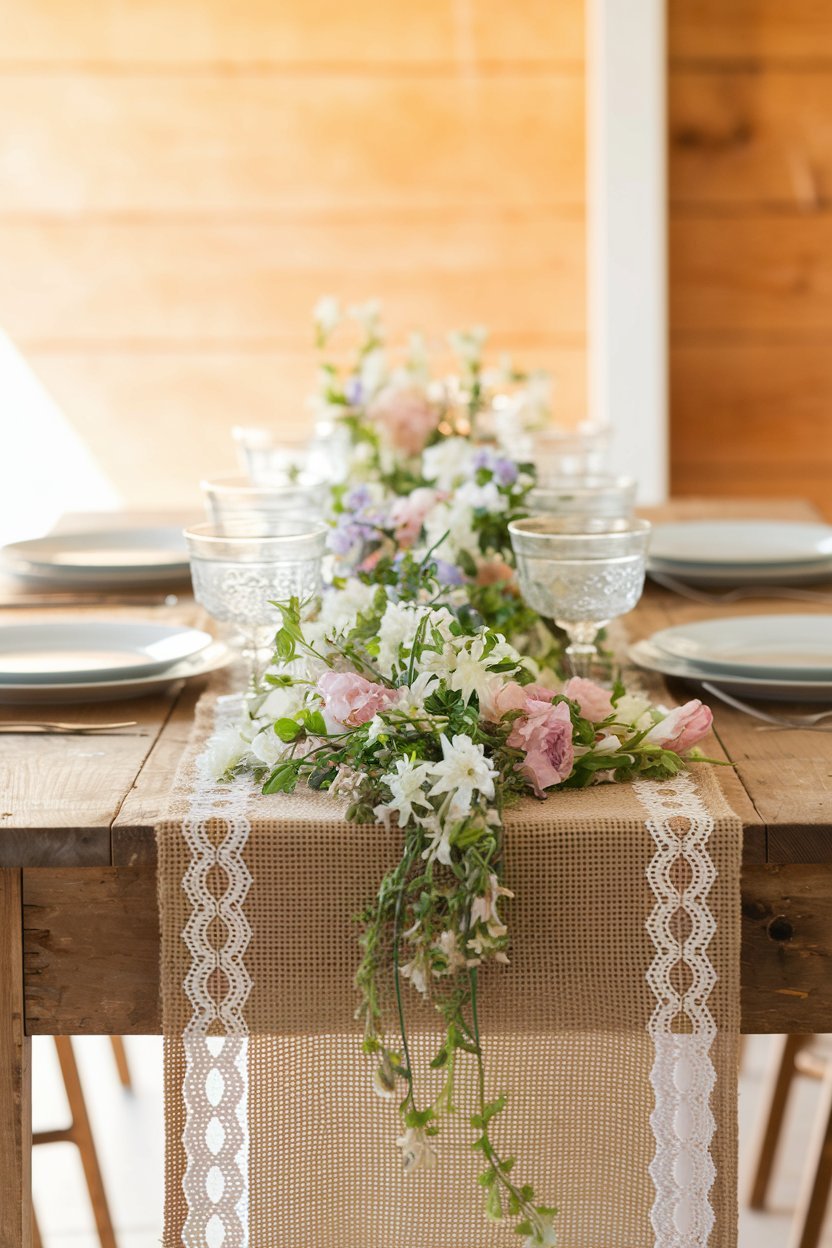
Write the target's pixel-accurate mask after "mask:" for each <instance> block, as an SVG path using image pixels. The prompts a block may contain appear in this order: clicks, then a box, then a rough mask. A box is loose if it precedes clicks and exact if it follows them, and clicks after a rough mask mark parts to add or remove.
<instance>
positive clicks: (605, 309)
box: [587, 0, 669, 503]
mask: <svg viewBox="0 0 832 1248" xmlns="http://www.w3.org/2000/svg"><path fill="white" fill-rule="evenodd" d="M666 78H667V71H666V50H665V0H587V212H588V295H589V324H588V331H589V415H590V419H591V420H592V421H593V423H596V422H597V423H600V424H603V425H608V426H609V427H610V430H611V434H612V451H611V456H610V461H611V464H612V466H613V467H614V468H615V469H616V470H617V471H621V472H628V473H630V474H631V475H633V476H635V477H636V478H637V479H638V482H639V498H640V501H642V502H649V503H652V502H659V501H661V500H662V499H663V498H665V497H666V495H667V489H668V476H669V473H668V445H669V437H668V385H667V377H668V321H667V157H666V152H667V134H666V125H667V102H666Z"/></svg>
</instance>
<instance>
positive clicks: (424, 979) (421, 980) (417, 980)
mask: <svg viewBox="0 0 832 1248" xmlns="http://www.w3.org/2000/svg"><path fill="white" fill-rule="evenodd" d="M399 973H400V974H401V975H403V976H404V978H405V979H409V980H410V982H411V984H412V985H413V987H414V988H415V989H416V991H417V992H421V994H422V996H423V997H426V996H427V994H428V968H427V965H426V963H425V955H424V954H423V953H419V954H417V955H416V957H415V958H412V959H411V960H410V962H405V964H404V966H400V967H399Z"/></svg>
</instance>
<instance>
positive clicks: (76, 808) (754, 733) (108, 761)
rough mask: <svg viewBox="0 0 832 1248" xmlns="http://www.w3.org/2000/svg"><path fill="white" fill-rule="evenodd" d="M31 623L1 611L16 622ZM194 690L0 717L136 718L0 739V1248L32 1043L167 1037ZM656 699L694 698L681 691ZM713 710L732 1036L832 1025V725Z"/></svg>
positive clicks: (26, 1160)
mask: <svg viewBox="0 0 832 1248" xmlns="http://www.w3.org/2000/svg"><path fill="white" fill-rule="evenodd" d="M661 514H662V515H665V516H666V515H668V514H669V515H672V516H675V517H684V516H699V517H701V516H708V515H712V516H715V515H722V516H725V515H728V514H730V515H733V516H758V517H768V518H782V519H806V518H811V517H812V516H813V514H814V513H813V512H812V510H811V508H809V507H808V506H807V505H806V504H802V503H785V502H779V503H758V504H754V503H736V502H734V503H724V504H723V503H715V502H708V503H697V502H695V501H688V502H685V503H678V504H674V505H673V506H672V507H671V508H667V509H663V510H662V513H661ZM159 597H160V598H161V595H159ZM830 609H831V608H829V607H826V608H824V607H822V606H817V607H810V606H808V605H805V606H804V605H800V606H797V605H795V604H794V603H789V602H786V601H772V602H762V601H750V602H743V603H740V604H737V605H735V606H731V607H705V606H696V605H694V604H692V603H689V602H687V601H685V600H683V599H680V598H678V597H675V596H674V595H672V594H670V593H667V592H665V591H663V590H659V589H657V588H656V587H653V586H651V587H650V588H649V589H648V591H647V592H646V594H645V596H644V599H643V600H642V602H641V604H640V605H639V607H638V609H637V610H636V611H635V612H634V613H633V615H632V616H631V617H630V619H629V621H628V625H629V630H630V633H631V635H632V636H634V637H636V636H644V635H647V634H649V633H651V632H653V631H654V630H655V629H657V628H659V627H664V626H667V625H669V624H673V623H681V622H683V621H685V620H691V619H699V618H704V617H707V616H713V615H717V614H719V613H720V612H725V613H726V614H728V613H731V614H735V615H736V614H747V613H749V612H753V611H762V610H766V611H782V612H788V611H793V610H799V611H804V610H805V611H808V610H818V611H823V610H826V611H830ZM97 610H98V612H99V613H102V612H105V611H106V614H107V615H108V616H110V617H112V616H114V615H123V616H124V617H125V618H135V617H140V618H147V617H149V616H152V617H153V618H156V619H159V620H168V619H176V620H182V621H188V622H194V621H195V618H196V608H195V606H194V604H193V602H192V601H190V600H189V599H187V598H186V599H183V601H182V602H181V604H180V605H179V606H177V607H175V608H172V609H171V608H168V607H165V606H146V605H142V606H136V605H133V606H130V605H119V606H108V607H106V608H103V607H102V608H98V609H97ZM37 615H38V613H37V612H36V611H34V610H32V611H31V612H30V611H29V609H28V608H27V609H26V610H22V609H14V610H7V611H5V612H0V618H3V619H6V620H11V619H14V620H17V621H21V620H23V619H26V618H37ZM48 618H54V613H51V614H50V615H49V617H48ZM830 627H832V618H831V619H830ZM203 688H204V682H196V683H194V684H193V685H190V686H188V687H181V686H180V687H177V688H175V689H173V690H172V691H170V692H169V693H166V694H164V695H159V696H154V697H149V698H144V699H140V700H137V701H133V702H122V703H115V702H109V703H99V704H97V705H92V706H86V707H67V706H63V707H54V708H50V707H37V708H29V710H28V711H27V708H22V709H21V708H0V723H2V722H8V721H9V720H13V719H20V718H31V719H33V720H35V719H37V720H46V719H58V720H61V719H72V720H76V719H77V720H79V721H85V722H96V721H104V720H106V721H109V720H114V721H115V720H120V721H121V720H135V721H136V726H135V727H134V728H130V729H125V730H120V731H117V732H114V733H111V734H109V735H104V736H90V737H81V736H66V737H64V736H49V737H32V736H23V735H16V734H12V735H3V736H2V737H0V1246H1V1248H19V1246H20V1245H26V1248H29V1245H30V1230H29V1227H30V1218H29V1210H30V1197H29V1165H30V1136H31V1114H30V1069H29V1064H30V1037H31V1036H32V1035H44V1034H45V1035H63V1034H70V1035H81V1034H98V1033H105V1034H114V1035H120V1034H128V1033H138V1034H142V1033H145V1034H146V1033H157V1032H159V1030H160V1010H159V965H158V954H159V940H158V931H157V912H156V885H155V866H154V860H155V844H154V837H153V827H154V824H155V822H156V820H157V817H158V816H159V814H160V812H161V810H162V808H163V805H164V802H165V798H166V795H167V793H168V791H169V789H170V785H171V781H172V778H173V774H174V772H175V770H176V767H177V764H178V761H179V758H180V756H181V754H182V750H183V748H184V746H185V743H186V741H187V739H188V734H189V731H190V727H191V721H192V718H193V710H194V706H195V704H196V701H197V699H198V698H199V696H200V694H201V692H202V691H203ZM666 696H667V700H668V701H674V700H680V699H684V697H685V696H689V695H688V694H687V691H686V690H685V688H684V687H683V686H674V687H671V688H670V689H668V690H667V691H666ZM784 709H787V708H784ZM29 711H30V712H31V713H29ZM714 714H715V727H716V734H717V738H718V743H719V745H718V747H717V748H719V749H721V751H722V753H723V754H724V756H725V757H726V758H727V759H730V760H731V762H733V764H734V770H729V769H728V768H726V769H724V770H723V771H722V772H721V773H720V778H721V780H722V783H723V785H724V787H725V790H726V792H727V794H728V797H729V800H730V802H731V804H732V805H733V807H734V809H735V810H736V811H737V813H738V814H740V815H741V817H742V819H743V823H744V826H745V844H744V869H743V952H742V1017H743V1030H744V1031H748V1032H794V1033H806V1032H826V1031H832V974H830V973H829V964H830V957H832V733H829V734H824V733H821V732H760V731H758V730H757V726H756V725H755V722H754V721H753V720H751V719H750V718H748V717H747V716H744V715H742V714H741V713H739V712H736V711H733V710H731V709H729V708H728V707H725V706H722V705H720V704H715V705H714ZM18 1194H19V1195H18Z"/></svg>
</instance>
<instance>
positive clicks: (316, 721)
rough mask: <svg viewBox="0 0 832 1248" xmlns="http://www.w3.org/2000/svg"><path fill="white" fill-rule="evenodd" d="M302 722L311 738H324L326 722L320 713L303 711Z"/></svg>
mask: <svg viewBox="0 0 832 1248" xmlns="http://www.w3.org/2000/svg"><path fill="white" fill-rule="evenodd" d="M303 720H304V723H305V724H306V728H307V731H309V732H311V733H312V734H313V736H316V737H325V736H326V720H325V719H324V717H323V715H322V714H321V712H320V711H309V710H307V711H304V714H303Z"/></svg>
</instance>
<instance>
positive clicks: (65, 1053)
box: [55, 1036, 116, 1248]
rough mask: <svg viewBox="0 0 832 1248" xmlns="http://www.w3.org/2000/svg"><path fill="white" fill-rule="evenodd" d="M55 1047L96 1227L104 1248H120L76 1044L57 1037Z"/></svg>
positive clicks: (65, 1038)
mask: <svg viewBox="0 0 832 1248" xmlns="http://www.w3.org/2000/svg"><path fill="white" fill-rule="evenodd" d="M55 1045H56V1047H57V1050H58V1060H59V1061H60V1063H61V1073H62V1074H63V1077H64V1086H65V1087H66V1096H67V1100H68V1102H69V1112H70V1114H71V1115H72V1127H71V1138H72V1140H73V1141H74V1143H75V1144H77V1146H78V1151H79V1152H80V1154H81V1164H82V1166H83V1167H84V1177H85V1178H86V1180H87V1189H88V1191H89V1194H90V1202H91V1204H92V1209H93V1214H94V1216H95V1225H96V1227H97V1229H98V1238H99V1240H100V1242H101V1248H116V1237H115V1234H114V1232H113V1223H112V1219H111V1217H110V1209H109V1206H108V1204H107V1195H106V1192H105V1191H104V1182H103V1180H102V1177H101V1169H100V1167H99V1165H98V1154H97V1152H96V1151H95V1141H94V1139H93V1135H92V1129H91V1127H90V1120H89V1115H88V1114H87V1103H86V1101H85V1099H84V1091H83V1088H82V1087H81V1080H80V1077H79V1075H78V1064H77V1062H76V1061H75V1051H74V1049H73V1047H72V1040H71V1038H70V1037H69V1036H56V1037H55Z"/></svg>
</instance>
